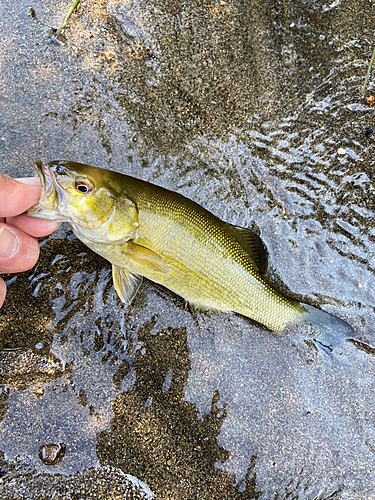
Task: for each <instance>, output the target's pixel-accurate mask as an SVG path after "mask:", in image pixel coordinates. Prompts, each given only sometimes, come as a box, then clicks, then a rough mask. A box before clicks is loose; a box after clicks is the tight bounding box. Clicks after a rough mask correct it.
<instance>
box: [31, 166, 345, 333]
mask: <svg viewBox="0 0 375 500" xmlns="http://www.w3.org/2000/svg"><path fill="white" fill-rule="evenodd" d="M36 168H37V171H38V174H39V175H40V178H41V182H42V196H41V199H40V202H39V205H38V206H36V207H33V208H32V209H31V210H30V211H28V213H29V214H30V215H33V216H35V217H43V218H49V219H53V220H59V221H68V222H70V224H71V225H72V228H73V230H74V232H75V234H76V235H77V237H78V238H80V239H81V240H82V241H83V242H84V243H85V244H86V245H88V246H89V247H90V248H91V249H92V250H94V251H95V252H97V253H98V254H99V255H101V256H103V257H104V258H106V259H107V260H109V261H110V262H111V263H112V271H113V281H114V286H115V288H116V290H117V292H118V294H119V296H120V298H121V300H122V301H123V302H130V301H131V300H132V298H133V297H134V295H135V293H136V291H137V290H138V287H139V285H140V283H141V279H142V277H146V278H148V279H150V280H152V281H154V282H156V283H159V284H161V285H163V286H165V287H166V288H168V289H170V290H172V291H173V292H175V293H177V294H178V295H181V296H182V297H183V298H184V299H186V300H187V301H189V302H190V303H191V304H193V305H194V306H196V307H198V308H201V309H213V310H216V311H225V312H235V313H239V314H242V315H244V316H247V317H249V318H251V319H253V320H255V321H257V322H258V323H261V324H263V325H265V326H266V327H267V328H269V329H270V330H274V331H280V330H283V329H285V328H286V326H287V325H289V324H291V323H298V322H302V321H315V320H317V321H318V322H319V323H321V324H325V325H327V324H330V325H331V324H334V325H335V327H336V326H337V325H338V324H339V322H341V324H344V326H343V328H344V329H345V328H346V330H348V329H350V327H349V325H347V324H346V323H345V322H343V321H341V320H339V319H338V318H335V317H333V316H331V315H329V314H328V313H324V312H323V311H319V310H317V309H315V308H313V307H311V306H308V305H306V304H301V303H299V302H297V301H295V300H292V299H290V298H288V297H286V296H284V295H283V294H281V293H280V292H279V291H277V290H276V289H275V288H274V287H273V286H272V285H271V284H269V283H268V282H267V280H266V279H265V277H264V275H265V270H266V269H265V268H266V259H265V258H264V255H263V246H262V243H261V241H260V239H259V237H258V236H257V235H255V234H253V233H251V232H250V231H248V230H246V229H243V228H239V227H235V226H232V225H230V224H228V223H226V222H223V221H221V220H220V219H218V218H217V217H215V216H214V215H213V214H211V213H210V212H208V211H207V210H205V209H204V208H202V207H201V206H200V205H198V204H197V203H195V202H193V201H191V200H189V199H187V198H185V197H184V196H182V195H180V194H178V193H174V192H172V191H169V190H166V189H164V188H162V187H158V186H155V185H153V184H150V183H148V182H145V181H142V180H139V179H135V178H133V177H129V176H127V175H123V174H120V173H118V172H113V171H110V170H105V169H99V168H95V167H90V166H88V165H83V164H80V163H74V162H63V161H55V162H51V163H49V164H42V163H36Z"/></svg>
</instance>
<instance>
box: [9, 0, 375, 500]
mask: <svg viewBox="0 0 375 500" xmlns="http://www.w3.org/2000/svg"><path fill="white" fill-rule="evenodd" d="M19 5H20V6H17V5H16V6H12V7H9V9H14V10H9V11H7V12H3V11H2V19H5V20H6V23H7V24H6V26H7V30H8V31H7V30H5V33H7V34H9V33H8V32H9V31H10V32H11V33H12V37H14V36H16V37H17V36H18V35H14V33H21V34H22V29H24V28H22V27H19V28H17V29H15V27H14V19H17V16H21V17H22V19H23V21H24V23H25V26H27V30H28V32H27V37H26V38H25V39H24V40H27V41H22V44H24V46H22V47H21V48H20V49H19V51H20V52H18V47H19V44H21V41H20V40H18V39H17V38H16V39H15V40H16V41H15V42H14V44H15V46H14V48H12V50H15V51H16V52H15V54H16V55H15V60H16V61H19V54H20V53H21V54H22V57H25V58H26V60H27V64H26V66H25V68H26V69H23V66H22V64H21V62H18V63H17V65H13V60H12V61H10V60H8V59H7V57H5V56H4V57H3V59H2V66H1V70H0V76H1V78H2V80H1V82H5V84H6V88H8V89H10V90H9V93H10V95H11V96H12V97H9V96H8V97H4V99H8V100H9V98H14V99H15V103H14V106H21V105H22V106H26V108H25V109H27V110H28V112H27V113H28V115H27V116H24V115H23V114H20V116H19V117H18V118H17V122H16V125H17V126H15V123H14V122H13V121H14V120H15V118H14V116H13V115H14V114H15V113H14V112H13V111H12V113H11V112H10V108H8V107H5V109H4V114H3V120H4V127H3V125H1V126H2V127H3V128H4V130H3V132H2V133H3V136H4V144H5V147H6V148H8V149H5V152H6V154H7V156H6V159H7V162H6V165H7V167H6V168H7V173H12V172H13V171H14V173H16V172H17V175H21V173H20V171H19V164H20V163H21V164H23V165H27V169H28V171H27V172H28V173H29V172H30V171H31V160H30V154H31V153H30V151H29V149H28V148H31V151H32V154H33V155H34V154H35V155H38V156H40V157H42V158H44V159H51V157H54V158H56V157H57V158H63V157H67V158H70V159H74V160H78V161H79V160H81V161H86V162H87V163H93V164H97V165H98V166H99V165H101V166H109V167H110V168H116V169H118V170H120V171H123V172H127V173H130V174H132V175H135V176H137V177H141V178H144V179H146V180H149V181H151V182H155V183H158V184H160V185H163V186H165V187H167V188H171V189H174V190H177V191H179V192H181V193H182V194H184V195H186V196H188V197H190V198H192V199H194V200H195V201H197V202H199V203H201V204H202V205H204V206H205V207H206V208H207V209H209V210H211V211H212V212H214V213H215V214H216V215H218V216H219V217H221V218H222V219H224V220H227V221H228V222H231V223H233V224H238V225H241V226H247V227H253V228H255V229H256V230H259V231H260V233H261V236H262V238H263V240H264V242H265V243H266V245H267V248H268V250H269V263H270V269H269V273H270V277H271V279H272V280H274V281H276V282H277V283H278V284H279V286H281V287H283V288H285V289H289V290H290V293H291V294H293V295H294V296H296V297H298V298H300V299H303V300H304V301H306V302H308V303H310V304H315V305H318V306H320V307H321V308H323V309H325V310H327V311H329V312H332V313H333V314H335V315H337V316H339V317H340V318H342V319H344V320H346V321H347V322H349V323H350V325H352V326H353V328H354V329H355V338H356V340H355V341H353V342H350V343H349V342H343V343H342V345H340V346H339V348H337V349H334V351H333V352H332V353H331V355H327V353H326V352H324V351H323V350H321V349H319V348H317V347H319V346H317V344H314V342H312V338H313V337H314V336H318V335H319V332H318V331H313V332H309V331H307V330H306V329H305V330H302V329H301V328H296V327H294V328H291V329H290V330H289V331H287V332H285V333H283V334H280V335H275V334H271V333H270V332H267V331H266V330H264V329H261V328H258V327H257V326H255V325H253V324H251V323H250V322H248V321H246V320H245V319H244V318H240V317H236V316H234V315H222V314H213V313H212V314H201V313H199V312H194V311H191V310H190V309H189V308H188V307H187V306H186V304H185V303H184V302H183V301H182V300H181V299H179V298H178V297H176V296H174V295H173V294H171V293H169V292H168V291H166V290H164V289H161V288H160V287H157V286H156V285H153V284H152V283H149V282H147V281H145V282H144V283H143V285H142V287H141V289H140V291H139V293H138V296H137V298H136V300H135V302H134V303H133V304H132V306H131V307H130V308H126V307H124V305H123V304H122V303H121V302H120V301H119V299H118V297H117V296H116V294H115V291H114V289H113V287H112V280H111V276H110V266H109V265H108V263H106V262H105V261H104V260H103V259H101V258H100V257H98V256H96V255H94V254H92V253H91V252H89V250H88V249H87V248H86V247H85V246H84V245H82V244H81V243H80V242H79V241H77V240H76V239H75V237H74V236H73V235H72V234H71V232H70V231H69V230H68V229H67V228H62V229H60V230H59V231H58V232H57V233H55V234H54V235H52V236H50V237H48V238H46V239H45V240H44V241H43V242H42V249H41V255H42V256H41V259H40V261H39V262H38V264H37V266H36V267H35V268H34V269H33V270H32V271H30V272H28V273H24V274H22V275H19V276H17V277H16V278H15V277H13V276H12V277H9V278H8V282H9V295H8V299H7V303H6V305H5V307H4V308H3V309H2V310H1V317H0V333H1V337H0V343H1V347H2V351H1V352H0V383H1V384H2V385H1V390H0V417H1V426H0V450H1V451H2V452H3V453H4V460H3V462H2V465H1V467H2V470H3V479H4V478H5V479H4V482H3V483H2V484H3V485H4V488H5V489H4V490H3V491H4V492H6V494H7V495H8V496H7V497H9V498H13V497H12V496H11V495H13V494H14V495H17V494H18V493H17V489H18V492H21V491H23V488H26V486H25V484H26V481H27V484H28V485H29V497H28V498H39V497H40V495H43V494H46V495H47V496H50V495H51V494H52V493H51V492H53V491H55V490H54V488H56V491H59V492H60V493H57V495H60V496H59V497H58V498H62V497H63V495H68V494H71V493H72V492H75V491H76V488H77V487H78V486H77V485H78V484H85V485H86V486H85V487H86V488H87V491H90V492H91V493H88V495H90V494H92V495H94V493H95V494H97V495H98V497H99V498H109V496H108V495H109V493H108V491H104V490H103V491H101V490H100V488H99V486H98V485H100V484H101V482H103V481H104V482H106V481H107V482H108V481H111V484H113V485H116V488H119V490H118V491H119V492H120V493H119V494H122V495H123V498H128V497H127V496H126V495H131V494H132V491H133V490H134V488H138V489H137V490H136V491H137V493H133V494H134V495H138V496H134V498H151V493H150V491H149V490H148V489H147V488H146V486H145V485H143V484H141V483H139V481H138V480H137V479H135V478H138V479H139V480H142V481H144V482H145V483H147V485H148V487H149V488H150V489H151V490H152V491H153V492H154V493H155V496H156V498H160V499H163V500H166V499H173V500H187V499H189V500H190V499H192V498H200V499H207V500H208V499H210V500H211V499H215V500H216V499H217V500H220V499H223V500H224V499H229V498H230V499H234V500H236V499H239V500H245V499H250V498H251V499H253V498H254V499H255V498H259V499H261V500H266V499H267V500H268V499H269V500H274V499H275V500H276V499H280V500H281V499H287V498H296V499H297V498H298V499H311V500H312V499H320V500H323V499H334V498H335V499H336V498H337V499H349V498H350V499H353V500H357V499H358V500H361V499H363V498H368V499H371V498H375V497H374V496H373V490H374V486H375V484H374V480H373V474H372V472H371V471H372V469H373V463H374V450H375V442H374V418H375V405H374V398H373V392H374V380H375V378H374V375H375V374H374V355H373V354H374V346H375V338H374V333H373V332H374V324H375V308H374V299H373V297H374V271H375V265H374V262H375V259H374V250H375V232H374V212H375V207H374V186H373V175H374V163H373V156H374V140H373V136H372V135H371V133H369V132H368V131H369V129H370V128H371V127H372V126H373V121H374V108H373V107H372V105H371V104H367V103H366V101H364V102H362V103H360V104H357V99H358V94H359V89H360V87H361V85H362V82H363V77H364V75H365V72H366V68H367V58H368V56H369V55H371V52H372V48H371V47H372V43H373V37H372V32H370V31H369V25H370V24H371V23H369V22H368V21H366V15H367V16H369V17H368V19H370V18H371V16H372V11H371V4H370V3H369V5H366V6H363V8H362V7H361V9H359V8H358V7H356V6H354V4H353V5H351V4H350V2H347V3H346V4H345V5H344V3H343V2H333V3H332V2H331V3H330V4H328V3H327V4H324V5H321V4H319V5H318V4H316V3H311V2H304V1H298V2H295V1H294V2H283V3H275V2H251V3H250V2H247V3H246V2H245V3H243V2H239V1H236V0H233V1H230V2H221V1H210V2H206V3H203V4H202V2H195V1H191V2H189V4H186V3H184V2H182V3H181V2H177V3H176V2H165V1H163V2H159V1H158V0H156V1H153V2H149V1H147V0H141V1H137V2H135V1H131V0H129V1H121V2H120V1H114V0H108V1H107V0H102V1H95V2H90V5H89V4H86V3H85V2H81V7H79V8H78V10H77V11H76V13H75V17H74V20H73V18H72V22H71V23H70V26H68V27H67V29H66V33H65V35H66V37H67V39H68V43H67V45H66V46H64V47H57V46H54V45H52V44H49V45H47V44H46V37H47V28H46V26H47V24H48V22H49V20H48V19H47V18H46V17H45V16H46V15H47V14H46V11H45V5H44V3H43V5H42V3H39V2H38V1H36V2H35V5H34V6H33V8H34V11H35V13H36V18H35V17H30V16H29V17H27V16H28V14H27V13H28V9H29V5H28V4H27V5H26V4H25V6H24V5H23V3H22V2H21V3H20V4H19ZM17 9H20V10H17ZM366 9H368V11H366ZM62 10H63V9H62ZM359 10H360V12H359ZM366 12H367V14H366ZM365 14H366V15H365ZM11 15H12V16H13V17H12V18H11ZM49 15H51V16H52V13H51V12H50V13H49ZM57 24H59V23H58V22H56V25H57ZM25 29H26V28H25ZM19 30H21V31H19ZM30 33H31V34H30ZM20 36H21V35H20ZM24 36H26V35H24ZM35 41H37V43H38V44H39V45H37V44H34V42H35ZM17 44H18V45H17ZM25 44H26V45H27V47H28V51H27V52H25V51H24V49H25V47H26V45H25ZM26 70H27V78H26V77H25V73H24V71H26ZM15 82H16V83H17V82H25V83H24V86H25V88H26V87H27V86H29V87H27V88H28V89H29V90H28V91H27V92H26V91H25V90H22V89H20V88H19V86H17V85H18V83H17V85H16V84H15ZM13 87H14V90H12V89H13ZM4 88H5V87H4ZM369 92H370V93H374V88H373V84H372V83H371V82H370V86H369ZM41 95H45V96H48V97H46V98H45V99H44V98H43V99H42V98H40V99H39V97H40V96H41ZM1 96H2V94H1V95H0V97H1ZM30 96H31V97H32V96H38V99H34V98H30ZM31 101H32V102H31ZM6 102H8V101H6ZM9 102H10V101H9ZM20 109H21V108H20ZM22 109H23V108H22ZM12 110H13V108H12ZM35 117H36V118H35ZM12 120H13V121H12ZM35 120H36V121H35ZM17 127H18V128H17ZM19 129H21V131H22V133H23V134H24V136H27V137H30V140H29V142H27V146H25V143H24V142H25V141H23V140H20V139H19V137H20V136H19V135H17V131H18V130H19ZM22 137H23V136H22ZM25 149H26V152H25ZM15 151H17V154H16V153H15ZM17 155H18V156H17ZM20 158H21V160H22V161H20ZM32 159H39V158H32ZM4 164H5V162H4ZM9 169H10V172H9ZM2 171H3V169H2ZM4 171H5V170H4ZM22 174H24V175H25V174H26V167H25V169H24V171H23V172H22ZM20 304H22V307H20ZM59 447H60V448H59ZM41 449H42V450H43V453H49V452H51V453H53V450H55V452H56V453H58V452H59V450H60V449H64V454H63V456H60V457H59V460H56V461H55V460H54V459H53V457H52V458H51V459H50V463H48V460H47V461H46V460H43V461H42V460H41V458H40V456H41ZM44 456H45V455H43V457H44ZM52 462H53V463H52ZM39 473H41V475H40V476H38V474H39ZM52 474H56V475H53V476H52ZM67 474H73V475H72V476H68V475H67ZM15 484H16V485H17V487H16V488H15V487H14V485H15ZM2 487H3V486H2ZM114 487H115V486H114ZM93 488H97V489H95V491H94V489H93ZM98 488H99V489H98ZM13 490H15V492H13ZM85 491H86V490H85ZM116 491H117V490H116ZM44 492H46V493H44ZM192 492H193V493H192ZM4 494H5V493H4ZM32 495H34V496H32ZM38 495H39V497H38ZM100 495H101V496H100ZM192 495H193V496H192ZM87 498H90V496H88V497H87ZM129 498H133V497H131V496H129Z"/></svg>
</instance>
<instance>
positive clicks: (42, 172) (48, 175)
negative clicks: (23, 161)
mask: <svg viewBox="0 0 375 500" xmlns="http://www.w3.org/2000/svg"><path fill="white" fill-rule="evenodd" d="M34 168H35V172H36V174H37V175H38V176H39V179H40V183H41V184H42V194H41V197H40V201H42V200H45V199H46V198H49V197H50V196H51V194H52V191H53V190H54V182H53V180H52V175H53V174H52V172H51V170H50V169H49V168H48V165H45V164H44V163H42V162H41V161H36V162H34Z"/></svg>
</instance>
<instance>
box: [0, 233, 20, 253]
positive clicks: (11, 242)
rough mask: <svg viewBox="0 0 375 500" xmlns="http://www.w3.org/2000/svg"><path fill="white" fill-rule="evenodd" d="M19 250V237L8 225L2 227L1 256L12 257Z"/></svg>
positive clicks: (0, 235) (0, 239)
mask: <svg viewBox="0 0 375 500" xmlns="http://www.w3.org/2000/svg"><path fill="white" fill-rule="evenodd" d="M17 250H18V239H17V238H16V236H15V235H14V234H13V233H12V232H10V231H9V229H7V228H6V227H4V226H2V227H0V256H1V257H12V256H13V255H14V254H15V253H16V252H17Z"/></svg>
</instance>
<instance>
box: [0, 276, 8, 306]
mask: <svg viewBox="0 0 375 500" xmlns="http://www.w3.org/2000/svg"><path fill="white" fill-rule="evenodd" d="M6 293H7V288H6V286H5V283H4V280H2V279H1V278H0V307H1V306H2V305H3V304H4V300H5V295H6Z"/></svg>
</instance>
